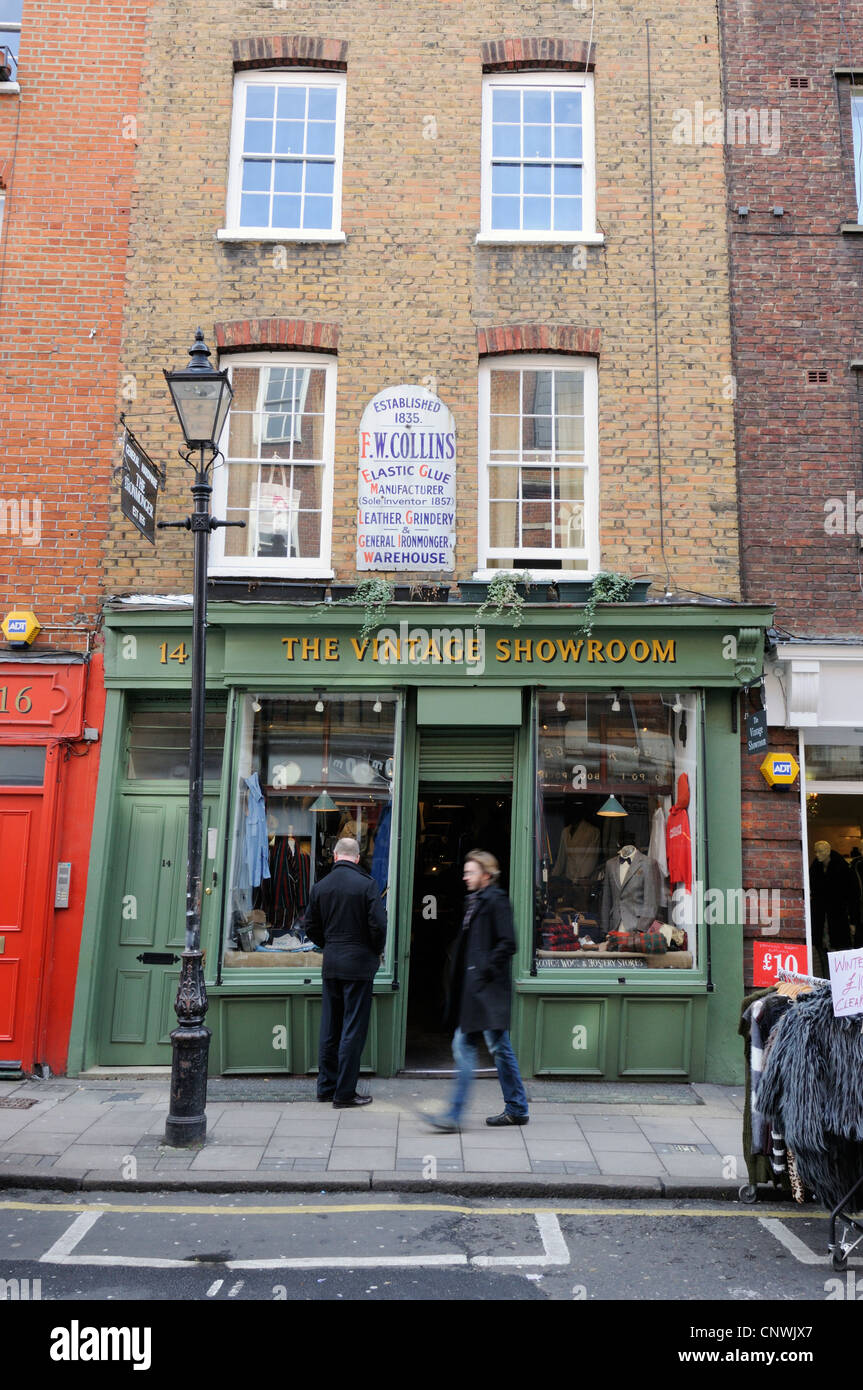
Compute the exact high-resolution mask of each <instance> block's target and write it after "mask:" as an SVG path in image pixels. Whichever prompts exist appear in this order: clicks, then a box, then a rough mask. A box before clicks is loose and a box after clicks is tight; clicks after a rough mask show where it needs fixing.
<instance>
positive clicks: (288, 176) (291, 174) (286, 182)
mask: <svg viewBox="0 0 863 1390" xmlns="http://www.w3.org/2000/svg"><path fill="white" fill-rule="evenodd" d="M273 186H274V189H275V191H276V193H299V192H301V191H302V187H303V161H302V160H301V159H280V160H278V161H277V163H276V165H275V182H274V185H273Z"/></svg>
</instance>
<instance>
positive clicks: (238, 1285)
mask: <svg viewBox="0 0 863 1390" xmlns="http://www.w3.org/2000/svg"><path fill="white" fill-rule="evenodd" d="M245 1282H246V1281H245V1279H238V1280H237V1282H236V1284H235V1285H234V1287H233V1288H232V1289H228V1298H236V1297H237V1294H238V1293H239V1292H240V1289H241V1288H242V1287H243V1285H244V1284H245Z"/></svg>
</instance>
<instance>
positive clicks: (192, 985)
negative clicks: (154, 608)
mask: <svg viewBox="0 0 863 1390" xmlns="http://www.w3.org/2000/svg"><path fill="white" fill-rule="evenodd" d="M189 357H190V358H191V363H190V365H189V366H188V367H185V368H183V369H181V370H179V371H176V372H165V374H164V375H165V380H166V381H167V383H168V389H169V390H170V392H171V399H172V400H173V402H174V408H175V410H176V412H177V415H178V417H179V420H180V425H181V427H182V430H183V437H184V438H185V441H186V444H187V446H188V449H189V451H190V452H189V453H183V451H182V450H181V453H182V454H183V457H184V458H185V460H186V462H187V463H188V464H189V466H190V467H191V468H192V469H193V471H194V474H195V480H194V482H193V484H192V498H193V501H194V507H193V511H192V515H191V516H190V517H187V518H186V520H185V521H168V522H160V523H159V525H160V528H165V527H179V528H183V529H185V530H187V531H191V532H192V533H193V535H194V538H195V548H194V581H193V582H194V596H193V611H192V672H191V686H192V692H191V693H192V710H191V725H190V738H189V841H188V865H187V870H186V922H185V926H186V934H185V947H184V950H183V954H182V964H181V966H180V984H179V988H178V990H177V1000H176V1004H175V1010H176V1014H177V1027H176V1028H175V1029H174V1031H173V1032H172V1034H171V1100H170V1108H169V1111H168V1117H167V1120H166V1122H165V1143H166V1144H170V1145H172V1146H174V1147H176V1148H188V1147H189V1146H190V1145H192V1144H201V1143H203V1141H204V1139H205V1138H206V1134H207V1115H206V1107H207V1058H208V1053H209V1049H210V1030H209V1028H207V1027H206V1025H205V1023H204V1018H205V1015H206V1012H207V990H206V986H205V984H204V968H203V955H202V953H201V900H202V882H201V880H202V865H203V820H204V715H205V705H206V669H207V556H208V550H209V541H210V532H211V531H214V530H215V529H216V527H217V526H242V525H243V524H244V523H243V522H236V521H234V522H227V521H214V520H213V518H212V517H211V516H210V498H211V496H212V491H213V488H212V484H211V482H210V468H211V466H212V464H213V462H214V460H215V458H216V456H217V454H218V452H219V449H218V441H219V439H220V437H221V434H222V429H223V427H224V424H225V420H226V419H227V415H228V411H229V410H230V408H231V399H232V396H233V392H232V391H231V384H230V382H229V381H228V374H227V372H219V371H217V370H216V369H215V368H214V367H211V366H210V361H209V358H210V350H209V348H208V347H207V345H206V343H205V342H204V334H203V332H202V331H201V329H200V328H199V329H198V331H197V332H196V334H195V341H194V344H193V345H192V347H191V348H190V349H189ZM195 449H197V450H198V460H197V462H193V459H192V457H191V451H192V450H195ZM207 450H209V451H210V457H209V459H208V458H207V457H206V451H207Z"/></svg>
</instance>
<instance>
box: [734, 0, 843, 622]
mask: <svg viewBox="0 0 863 1390" xmlns="http://www.w3.org/2000/svg"><path fill="white" fill-rule="evenodd" d="M720 13H721V18H722V31H723V39H724V69H725V89H726V108H732V109H737V110H741V109H742V110H747V109H750V108H756V109H757V110H759V111H761V110H762V109H763V110H764V111H765V112H767V113H769V115H768V124H767V126H766V129H767V131H768V132H770V131H771V130H775V128H776V127H775V121H776V115H777V113H778V117H779V133H780V144H779V149H778V151H777V152H776V153H771V152H769V146H770V140H769V139H768V141H767V143H766V146H760V145H753V144H750V143H746V144H734V145H728V144H727V145H726V159H727V170H728V178H729V198H728V202H729V226H730V243H731V268H732V310H733V346H734V357H735V373H736V379H737V425H738V449H739V480H740V482H739V486H740V498H741V543H742V574H743V585H744V596H745V597H746V598H748V599H751V600H753V601H756V602H762V601H768V602H775V603H776V604H777V623H778V624H780V625H783V626H785V627H786V628H788V629H789V630H790V631H791V632H793V633H794V634H795V635H801V636H813V635H823V636H834V635H850V636H857V637H859V636H860V635H861V633H863V591H861V584H860V579H859V560H860V554H859V541H860V538H859V537H855V536H854V535H847V534H843V535H828V534H827V533H826V532H825V527H824V521H825V511H824V507H825V503H826V502H827V501H828V499H830V498H837V499H842V501H843V502H844V500H845V495H846V493H847V492H849V491H850V492H854V493H855V495H856V498H858V499H860V498H863V476H861V457H863V454H861V448H863V443H861V441H863V433H861V415H860V408H859V407H860V396H859V394H858V380H859V378H858V376H857V374H856V373H855V372H853V371H852V370H851V369H850V366H849V363H850V362H851V360H852V359H854V358H863V320H861V316H860V305H861V287H863V236H859V235H858V236H853V235H847V234H846V235H844V236H843V234H842V233H841V232H840V231H839V228H840V225H841V224H842V223H843V222H852V223H856V221H857V203H856V196H855V186H854V168H853V144H852V132H851V116H850V110H849V100H848V88H847V83H844V82H843V81H841V80H839V81H838V82H837V81H836V80H834V77H833V69H834V68H837V67H840V68H841V67H842V66H846V67H847V66H851V65H853V64H854V63H855V62H856V63H858V64H860V63H863V3H861V0H847V2H846V3H844V4H843V6H841V7H840V6H839V5H838V4H826V5H819V6H817V7H804V8H801V6H800V5H799V4H797V3H793V0H777V3H775V4H771V5H768V6H765V5H756V4H747V5H741V4H738V3H737V0H721V4H720ZM840 15H841V20H842V22H841V23H840ZM792 77H794V78H800V77H804V78H808V79H809V87H808V89H800V88H797V89H793V88H792V87H791V85H790V79H791V78H792ZM770 122H772V123H773V124H772V125H771V124H770ZM740 205H745V206H748V207H749V209H750V211H749V215H748V216H747V217H745V218H741V217H739V216H738V215H737V213H736V211H735V210H736V208H737V207H739V206H740ZM776 207H781V208H783V209H784V214H783V215H782V216H781V217H779V216H775V215H774V213H773V211H772V210H773V208H776ZM809 369H812V370H819V369H824V370H826V371H827V373H828V380H827V382H826V383H823V384H817V385H809V384H808V382H807V375H806V374H807V371H808V370H809ZM852 529H853V527H852Z"/></svg>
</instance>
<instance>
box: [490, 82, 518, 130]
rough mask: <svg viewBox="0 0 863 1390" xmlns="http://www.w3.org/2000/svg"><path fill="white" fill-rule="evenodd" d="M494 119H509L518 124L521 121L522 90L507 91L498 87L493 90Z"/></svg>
mask: <svg viewBox="0 0 863 1390" xmlns="http://www.w3.org/2000/svg"><path fill="white" fill-rule="evenodd" d="M491 111H492V120H493V121H495V122H498V121H509V122H514V123H515V124H516V125H518V124H519V123H520V121H521V92H519V91H505V90H503V89H502V88H500V87H498V88H497V89H496V90H495V91H494V92H492V107H491Z"/></svg>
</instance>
